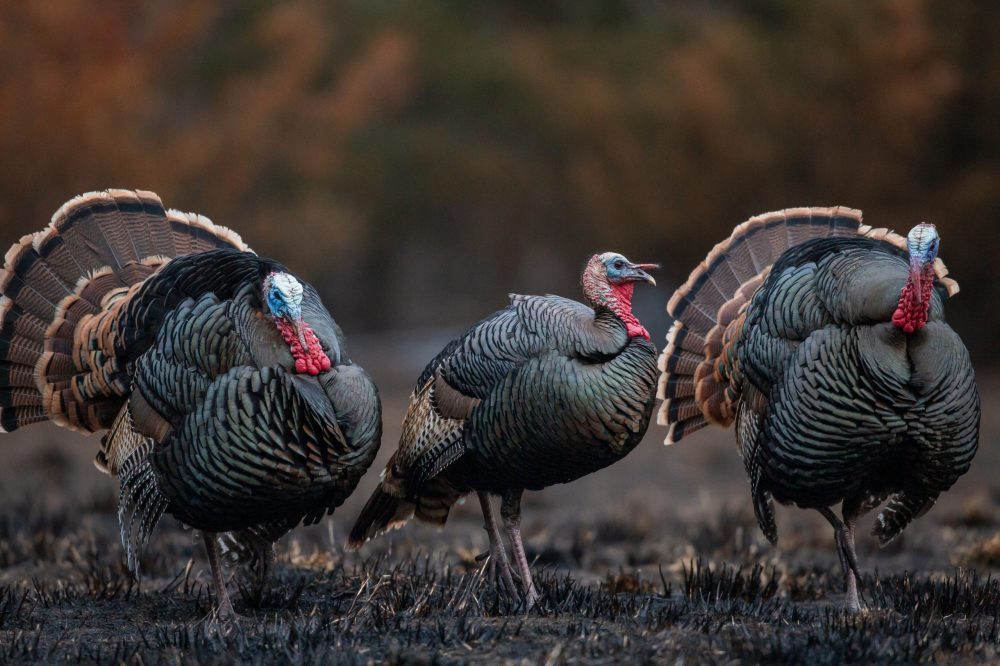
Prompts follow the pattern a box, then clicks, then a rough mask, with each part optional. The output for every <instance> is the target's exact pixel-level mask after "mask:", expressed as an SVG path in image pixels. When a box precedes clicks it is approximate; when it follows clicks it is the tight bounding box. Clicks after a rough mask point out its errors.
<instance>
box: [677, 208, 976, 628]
mask: <svg viewBox="0 0 1000 666" xmlns="http://www.w3.org/2000/svg"><path fill="white" fill-rule="evenodd" d="M938 243H939V238H938V234H937V231H936V229H935V227H934V226H933V225H931V224H919V225H917V226H916V227H914V228H913V229H912V230H911V231H910V233H909V235H908V236H907V237H906V238H904V237H902V236H900V235H897V234H895V233H893V232H891V231H888V230H886V229H873V228H871V227H869V226H865V225H863V224H862V222H861V213H860V212H859V211H856V210H852V209H849V208H842V207H837V208H800V209H789V210H785V211H779V212H776V213H768V214H766V215H761V216H758V217H754V218H752V219H750V220H748V221H747V222H745V223H743V224H741V225H740V226H738V227H736V229H735V231H734V232H733V234H732V235H731V236H730V237H729V239H728V240H725V241H723V242H722V243H720V244H718V245H716V247H715V249H713V250H712V251H711V252H710V253H709V255H708V257H707V258H706V259H705V261H704V262H702V263H701V264H700V265H699V266H698V267H697V268H696V269H695V270H694V272H693V273H691V276H690V278H689V279H688V281H687V282H686V283H685V284H684V285H683V286H681V287H680V288H679V289H678V290H677V292H676V293H675V294H674V295H673V297H672V298H671V300H670V303H669V304H668V306H667V310H668V312H669V313H670V314H671V315H672V316H673V317H674V318H675V323H674V324H673V326H672V327H671V329H670V331H669V333H668V335H667V348H666V349H665V350H664V352H663V355H662V356H661V358H660V369H661V370H662V371H663V374H662V375H661V378H660V385H659V396H660V397H661V398H662V399H663V400H664V402H663V404H662V405H661V408H660V411H659V414H658V418H659V421H660V423H662V424H665V425H668V426H669V431H668V434H667V440H666V443H667V444H672V443H674V442H677V441H679V440H681V439H682V438H683V437H685V436H687V435H689V434H691V433H692V432H694V431H696V430H698V429H699V428H701V427H703V426H705V425H707V424H709V423H713V424H717V425H720V426H729V425H731V424H733V423H735V424H736V439H737V442H738V444H739V451H740V454H741V456H742V458H743V463H744V467H745V468H746V472H747V475H748V476H749V479H750V491H751V495H752V498H753V507H754V511H755V513H756V516H757V521H758V523H759V525H760V528H761V530H762V531H763V533H764V534H765V536H767V538H768V539H769V540H770V541H771V542H772V543H773V542H775V541H776V539H777V530H776V528H775V521H774V509H773V503H772V500H777V501H778V502H780V503H782V504H795V505H797V506H799V507H802V508H811V509H817V510H818V511H819V512H820V513H821V514H822V515H823V516H824V517H825V518H826V519H827V520H828V521H829V522H830V524H831V525H832V526H833V528H834V533H835V540H836V544H837V551H838V555H839V558H840V562H841V565H842V568H843V571H844V577H845V587H846V595H845V606H846V608H847V610H849V611H851V612H856V611H858V610H860V605H859V603H858V591H857V579H858V578H859V574H858V564H857V557H856V555H855V550H854V526H855V522H856V520H857V519H858V517H859V516H861V515H863V514H864V513H866V512H868V511H870V510H872V509H874V508H876V507H877V506H879V505H880V504H882V502H883V501H885V500H886V499H888V503H887V504H886V506H885V508H884V509H882V512H881V513H880V514H879V516H878V519H877V521H876V523H875V526H874V528H873V529H872V534H873V535H874V536H876V537H877V538H878V539H879V540H880V542H881V543H882V544H883V545H884V544H886V543H888V542H889V541H891V540H892V539H893V538H895V537H896V536H897V535H898V534H899V533H900V532H901V531H902V530H903V528H905V527H906V526H907V524H909V522H910V521H911V520H913V519H914V518H916V517H917V516H919V515H921V514H922V513H924V512H925V511H927V510H928V509H930V507H931V505H932V504H933V503H934V501H935V500H936V498H937V497H938V496H939V495H940V494H941V493H942V492H944V491H945V490H947V489H948V488H950V487H951V486H952V484H954V483H955V481H956V480H957V479H958V478H959V477H960V476H961V475H962V474H964V473H965V472H966V471H967V470H968V469H969V465H970V463H971V461H972V457H973V456H974V455H975V453H976V447H977V446H978V440H979V416H980V414H979V394H978V391H977V388H976V382H975V376H974V374H973V370H972V365H971V363H970V361H969V354H968V352H967V351H966V349H965V346H964V345H963V344H962V341H961V339H960V338H959V337H958V335H957V334H956V333H955V332H954V331H953V330H952V329H951V327H949V326H948V324H947V323H945V320H944V308H943V301H944V299H946V298H947V297H949V296H952V295H954V294H955V293H957V292H958V284H957V283H956V282H954V281H953V280H951V279H950V278H948V277H946V276H947V273H948V272H947V270H946V269H945V267H944V264H943V263H942V262H941V260H940V259H938V258H937V252H938ZM838 503H841V504H842V506H841V516H840V517H838V516H837V515H836V514H835V513H834V512H833V509H832V508H831V507H833V506H835V505H836V504H838Z"/></svg>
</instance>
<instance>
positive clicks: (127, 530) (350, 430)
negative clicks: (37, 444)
mask: <svg viewBox="0 0 1000 666" xmlns="http://www.w3.org/2000/svg"><path fill="white" fill-rule="evenodd" d="M0 293H2V294H3V295H2V297H0V315H2V319H0V321H2V323H0V424H2V426H3V428H4V429H6V430H13V429H15V428H18V427H20V426H23V425H26V424H29V423H33V422H36V421H41V420H45V419H51V420H53V421H55V422H56V423H59V424H60V425H63V426H66V427H70V428H73V429H76V430H81V431H84V432H94V431H98V430H105V429H106V430H108V433H107V435H106V436H105V437H104V439H103V440H102V447H101V451H100V452H99V453H98V456H97V460H96V464H97V466H98V467H99V468H100V469H102V470H103V471H105V472H107V473H110V474H112V475H116V476H118V478H119V481H120V484H121V498H120V504H119V515H120V519H121V528H122V541H123V544H124V545H125V547H126V551H127V559H128V565H129V567H130V569H132V570H133V571H136V572H138V566H139V565H138V563H139V555H140V552H141V549H142V547H143V545H144V544H145V542H146V539H147V537H148V536H149V534H150V532H151V531H152V530H153V528H154V526H155V525H156V523H157V521H158V520H159V518H160V516H161V515H162V513H163V512H164V511H166V512H167V513H170V514H172V515H174V516H176V517H177V518H179V519H180V520H182V521H183V522H185V523H187V524H188V525H190V526H192V527H195V528H197V529H199V530H202V531H203V532H204V536H205V545H206V548H207V550H208V554H209V559H210V561H211V564H212V569H213V575H214V578H215V581H216V584H217V590H218V593H219V602H220V607H219V610H220V613H224V614H231V613H232V606H231V604H230V602H229V598H228V595H227V594H226V590H225V585H224V583H223V579H222V574H221V569H220V568H219V558H220V554H221V553H220V539H219V538H217V537H221V543H222V545H224V546H228V548H230V549H231V550H232V551H233V553H232V555H234V556H245V557H249V558H252V559H254V560H256V561H257V563H258V564H259V565H260V582H261V584H263V582H264V581H265V579H266V576H267V572H268V568H269V567H270V564H271V561H272V559H273V545H272V544H273V542H274V541H275V540H276V539H277V538H279V537H280V536H281V535H282V534H284V533H285V532H287V531H288V530H290V529H291V528H293V527H294V526H295V525H297V524H298V523H300V522H305V523H312V522H316V521H318V520H319V519H320V518H321V517H322V516H323V515H324V514H326V513H328V512H332V511H333V509H334V508H335V507H337V506H339V505H340V504H341V503H342V502H343V501H344V499H345V498H346V497H347V496H348V495H349V494H350V492H351V491H352V490H353V489H354V487H355V486H356V485H357V482H358V480H359V479H360V477H361V475H362V474H363V473H364V472H365V470H366V469H367V468H368V466H369V465H370V464H371V462H372V460H373V459H374V457H375V453H376V451H377V449H378V446H379V441H380V435H381V407H380V403H379V398H378V393H377V391H376V389H375V387H374V385H373V384H372V382H371V380H370V378H369V377H368V375H367V374H366V373H365V371H364V370H362V369H361V368H360V367H358V366H357V365H354V364H353V363H352V362H351V360H350V358H349V357H348V355H347V352H346V351H345V349H344V341H343V336H342V334H341V332H340V329H339V328H338V327H337V325H336V324H335V323H334V321H333V319H332V318H331V317H330V314H329V313H328V312H327V311H326V309H325V308H324V307H323V304H322V303H321V302H320V300H319V297H318V295H317V294H316V292H315V290H313V288H312V287H310V286H309V285H308V284H304V283H301V282H300V281H298V280H297V279H296V278H295V277H294V276H292V275H290V274H289V273H288V272H287V271H286V269H285V268H284V267H282V266H281V265H280V264H278V263H276V262H274V261H271V260H268V259H263V258H260V257H258V256H257V255H255V254H253V253H252V252H251V251H250V250H249V248H248V247H247V246H246V245H244V244H243V242H242V241H241V240H240V238H239V237H238V236H237V235H236V234H234V233H232V232H231V231H229V230H228V229H225V228H224V227H219V226H216V225H214V224H212V223H211V222H210V221H208V220H207V219H206V218H203V217H200V216H197V215H191V214H182V213H178V212H176V211H167V210H164V208H163V206H162V204H161V203H160V200H159V198H158V197H157V196H156V195H155V194H153V193H151V192H141V191H138V192H131V191H124V190H109V191H107V192H99V193H91V194H86V195H82V196H80V197H77V198H75V199H72V200H71V201H69V202H67V203H66V205H64V206H63V207H62V208H61V209H60V210H59V211H58V212H57V213H56V215H55V216H54V217H53V222H52V224H51V225H50V226H49V227H48V228H47V229H45V230H44V231H41V232H39V233H37V234H35V235H33V236H26V237H25V238H23V239H21V241H20V242H19V243H18V244H16V245H14V247H13V248H11V250H10V252H8V254H7V256H6V265H5V266H4V269H3V272H2V273H0Z"/></svg>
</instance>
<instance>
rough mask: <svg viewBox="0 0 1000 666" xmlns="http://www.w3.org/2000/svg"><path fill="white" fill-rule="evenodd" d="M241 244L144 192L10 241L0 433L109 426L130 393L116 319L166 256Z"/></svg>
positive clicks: (101, 197)
mask: <svg viewBox="0 0 1000 666" xmlns="http://www.w3.org/2000/svg"><path fill="white" fill-rule="evenodd" d="M222 247H231V248H236V249H238V250H241V251H250V249H249V248H248V247H247V246H246V244H245V243H243V241H242V240H241V239H240V237H239V236H238V235H237V234H236V233H234V232H232V231H230V230H229V229H226V228H225V227H220V226H217V225H214V224H212V222H211V221H209V220H208V219H207V218H205V217H202V216H200V215H194V214H191V213H181V212H178V211H174V210H167V209H165V208H164V207H163V203H162V202H161V201H160V198H159V197H158V196H156V194H154V193H152V192H147V191H143V190H134V191H132V190H119V189H112V190H106V191H103V192H90V193H87V194H82V195H80V196H77V197H74V198H72V199H70V200H69V201H67V202H66V203H65V204H63V205H62V206H61V207H60V208H59V210H57V211H56V213H55V214H54V215H53V216H52V221H51V223H50V224H49V226H48V227H46V228H45V229H43V230H42V231H39V232H37V233H35V234H31V235H27V236H24V237H23V238H21V239H20V240H19V241H18V242H17V243H15V244H14V245H13V246H12V247H11V248H10V250H9V251H8V252H7V253H6V255H5V257H4V265H3V268H2V269H0V432H8V431H12V430H16V429H17V428H20V427H22V426H25V425H28V424H30V423H35V422H38V421H44V420H47V419H52V420H54V421H55V422H56V423H58V424H60V425H63V426H66V427H69V428H72V429H76V430H82V431H85V432H92V431H95V430H100V429H102V428H107V427H109V426H110V425H111V422H112V421H113V420H114V418H115V415H116V414H117V413H118V411H119V409H120V408H121V404H122V401H123V396H124V395H125V393H126V392H127V390H128V381H127V377H126V376H125V373H124V369H123V368H122V367H120V363H119V361H118V360H117V359H116V358H115V355H114V352H113V351H112V350H113V346H112V339H113V337H114V336H115V335H116V331H115V329H114V320H115V317H116V315H117V313H118V312H119V310H120V308H121V307H122V305H123V304H124V303H125V302H127V300H128V298H129V297H130V296H131V294H132V293H134V291H135V290H137V289H138V287H139V285H141V283H142V282H143V281H144V280H145V279H146V278H147V277H149V276H150V275H152V274H153V273H154V272H155V271H156V270H158V269H159V268H160V267H161V266H163V265H164V264H165V263H167V262H168V261H169V260H170V259H171V258H173V257H176V256H181V255H183V254H190V253H193V252H203V251H206V250H212V249H216V248H222Z"/></svg>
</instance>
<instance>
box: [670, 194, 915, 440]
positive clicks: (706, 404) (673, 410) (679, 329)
mask: <svg viewBox="0 0 1000 666" xmlns="http://www.w3.org/2000/svg"><path fill="white" fill-rule="evenodd" d="M872 231H873V230H871V228H870V227H865V226H863V225H862V224H861V211H858V210H854V209H852V208H845V207H841V206H837V207H834V208H790V209H787V210H782V211H777V212H774V213H766V214H764V215H758V216H756V217H752V218H750V219H749V220H747V221H746V222H744V223H743V224H741V225H739V226H738V227H736V229H734V230H733V233H732V235H730V237H729V238H727V239H726V240H724V241H722V242H721V243H719V244H718V245H716V246H715V247H714V248H713V249H712V251H711V252H709V253H708V256H707V257H706V258H705V260H704V261H702V262H701V263H700V264H699V265H698V266H697V267H696V268H695V269H694V271H692V272H691V276H690V277H689V278H688V280H687V282H685V283H684V284H683V285H681V287H680V288H678V289H677V291H676V292H674V295H673V297H672V298H671V299H670V302H669V303H668V304H667V312H668V313H669V314H670V315H671V316H672V317H673V318H674V323H673V326H671V327H670V331H669V332H668V333H667V347H666V349H665V350H664V351H663V354H662V355H661V356H660V370H661V371H662V374H661V376H660V383H659V391H658V396H659V397H660V398H661V399H662V400H663V403H662V405H661V406H660V411H659V414H658V419H657V420H658V422H659V423H660V424H662V425H666V426H668V427H669V430H668V432H667V438H666V442H665V443H666V444H673V443H675V442H678V441H680V440H681V439H682V438H683V437H684V436H685V435H688V434H690V433H692V432H694V431H696V430H699V429H700V428H703V427H705V426H706V425H708V424H709V423H716V424H719V425H723V426H728V425H729V424H730V423H732V420H733V418H734V416H735V403H736V399H737V398H738V396H733V395H728V394H727V391H726V389H727V385H726V384H725V383H724V382H723V380H722V378H721V377H720V376H719V375H718V374H717V372H716V370H715V365H716V360H717V359H718V358H719V356H720V354H722V353H723V348H724V343H725V342H726V337H725V336H726V331H727V329H728V328H729V326H730V324H732V323H733V322H734V321H736V320H737V319H738V318H739V317H740V315H741V314H742V312H743V310H744V309H745V307H746V305H747V303H749V301H750V298H751V297H752V296H753V293H754V292H755V291H756V290H757V288H758V287H760V285H761V284H762V283H763V282H764V279H765V278H766V277H767V274H768V271H769V270H770V267H771V265H773V264H774V262H775V261H777V259H778V257H780V256H781V254H782V253H783V252H784V251H785V250H787V249H788V248H790V247H793V246H795V245H799V244H801V243H804V242H806V241H808V240H812V239H814V238H824V237H830V236H853V235H857V234H859V233H860V234H867V233H869V232H872ZM874 231H877V232H879V233H881V234H882V236H886V235H888V234H889V233H890V232H886V231H885V230H874ZM892 235H893V236H896V235H895V234H892ZM897 238H900V239H901V240H903V242H904V247H905V239H902V238H901V237H898V236H897Z"/></svg>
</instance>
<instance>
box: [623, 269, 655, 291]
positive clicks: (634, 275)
mask: <svg viewBox="0 0 1000 666" xmlns="http://www.w3.org/2000/svg"><path fill="white" fill-rule="evenodd" d="M659 269H660V265H659V264H629V267H628V279H629V280H631V281H632V282H648V283H649V284H651V285H653V286H654V287H655V286H656V280H654V279H653V276H652V275H650V274H649V273H647V272H646V271H656V270H659Z"/></svg>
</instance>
